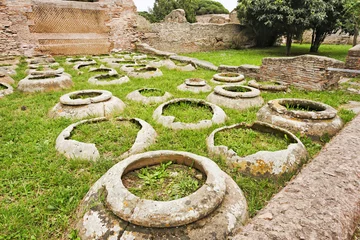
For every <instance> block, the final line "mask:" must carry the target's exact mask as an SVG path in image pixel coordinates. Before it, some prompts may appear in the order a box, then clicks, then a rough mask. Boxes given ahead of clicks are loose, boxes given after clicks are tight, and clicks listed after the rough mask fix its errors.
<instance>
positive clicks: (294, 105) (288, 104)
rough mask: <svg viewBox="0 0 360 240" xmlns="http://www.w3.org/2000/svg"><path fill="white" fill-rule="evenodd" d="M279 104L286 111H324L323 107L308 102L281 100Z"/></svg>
mask: <svg viewBox="0 0 360 240" xmlns="http://www.w3.org/2000/svg"><path fill="white" fill-rule="evenodd" d="M279 104H280V105H281V106H283V107H285V108H286V109H287V110H288V111H304V112H321V111H325V110H326V107H325V106H322V105H321V104H317V103H316V102H310V101H296V100H282V101H279Z"/></svg>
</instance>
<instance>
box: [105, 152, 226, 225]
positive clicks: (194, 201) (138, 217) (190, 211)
mask: <svg viewBox="0 0 360 240" xmlns="http://www.w3.org/2000/svg"><path fill="white" fill-rule="evenodd" d="M169 160H172V161H173V162H176V163H177V164H183V165H186V166H193V167H195V168H196V169H198V170H199V171H201V172H203V173H204V174H205V175H206V176H207V179H206V182H205V183H204V185H203V186H202V187H200V188H199V189H198V190H197V191H195V192H193V193H192V194H190V195H188V196H186V197H183V198H180V199H176V200H173V201H153V200H147V199H141V198H140V197H137V196H135V195H134V194H132V193H131V192H129V191H128V190H127V188H126V187H125V186H124V185H123V182H122V179H121V177H122V176H123V175H125V174H126V173H128V172H130V171H132V170H135V169H139V168H142V167H145V166H151V165H157V164H160V163H162V162H165V161H169ZM118 165H120V166H117V167H116V172H111V169H110V170H109V172H111V173H110V174H109V176H110V178H111V179H107V181H105V184H104V186H105V187H106V190H107V197H106V203H107V206H108V207H109V208H110V209H111V211H112V212H113V213H114V214H115V215H116V216H118V217H120V218H121V219H123V220H125V221H128V222H130V223H133V224H136V225H139V226H144V227H154V228H164V227H178V226H183V225H186V224H189V223H192V222H195V221H197V220H199V219H201V218H203V217H205V216H207V215H208V214H210V213H211V212H213V211H214V210H215V209H217V208H218V206H219V205H220V204H221V202H222V201H223V199H224V197H225V192H226V182H225V177H224V174H223V172H222V171H221V170H220V168H219V167H218V166H217V165H216V164H215V162H213V161H211V160H210V159H208V158H205V157H202V156H199V155H195V154H192V153H188V152H178V151H167V150H166V151H155V152H147V153H142V154H137V155H133V156H130V157H129V158H127V159H125V160H123V161H122V162H120V163H118ZM110 180H111V181H110ZM114 190H116V191H114Z"/></svg>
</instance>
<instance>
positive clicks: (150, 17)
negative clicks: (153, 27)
mask: <svg viewBox="0 0 360 240" xmlns="http://www.w3.org/2000/svg"><path fill="white" fill-rule="evenodd" d="M138 14H139V15H140V16H142V17H144V18H146V20H148V21H149V22H151V23H154V22H156V19H155V16H154V15H153V14H151V13H148V12H146V11H144V12H138Z"/></svg>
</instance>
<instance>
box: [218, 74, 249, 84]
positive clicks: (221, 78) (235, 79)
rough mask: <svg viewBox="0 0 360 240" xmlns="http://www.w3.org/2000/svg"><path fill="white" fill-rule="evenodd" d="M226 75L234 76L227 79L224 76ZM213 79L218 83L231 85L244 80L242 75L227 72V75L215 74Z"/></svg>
mask: <svg viewBox="0 0 360 240" xmlns="http://www.w3.org/2000/svg"><path fill="white" fill-rule="evenodd" d="M227 74H231V75H236V76H235V77H228V76H226V75H227ZM213 79H214V80H215V81H218V82H228V83H229V82H233V83H238V82H241V81H242V80H244V79H245V77H244V75H242V74H240V73H232V72H228V73H217V74H215V75H214V76H213Z"/></svg>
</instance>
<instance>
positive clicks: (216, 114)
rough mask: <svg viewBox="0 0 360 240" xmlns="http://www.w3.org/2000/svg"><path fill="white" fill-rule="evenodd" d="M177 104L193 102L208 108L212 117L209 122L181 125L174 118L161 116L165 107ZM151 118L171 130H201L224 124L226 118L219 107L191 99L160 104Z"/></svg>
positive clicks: (202, 121)
mask: <svg viewBox="0 0 360 240" xmlns="http://www.w3.org/2000/svg"><path fill="white" fill-rule="evenodd" d="M178 102H193V103H200V104H203V105H206V106H209V107H210V108H211V109H212V112H213V117H212V118H211V119H209V120H201V121H200V122H197V123H182V122H175V117H174V116H164V115H163V110H164V107H165V106H167V105H170V104H173V103H178ZM153 118H154V119H155V120H156V121H157V122H158V123H160V124H162V125H164V126H165V127H169V128H172V129H201V128H208V127H211V126H212V124H213V123H215V124H221V123H224V122H225V121H226V118H227V116H226V113H225V112H224V110H222V109H221V108H220V107H219V106H217V105H215V104H213V103H210V102H206V101H204V100H200V99H193V98H177V99H173V100H170V101H168V102H165V103H163V104H161V105H160V106H159V107H157V108H156V109H155V111H154V113H153Z"/></svg>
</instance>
